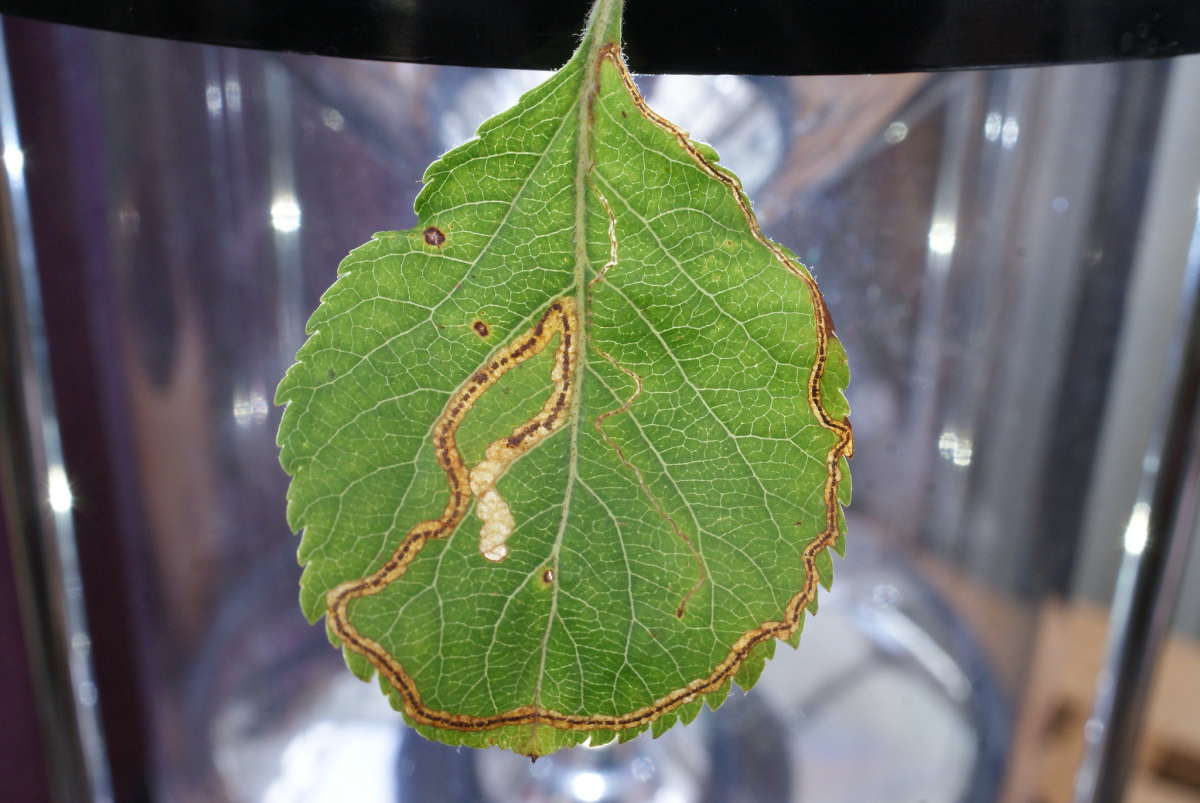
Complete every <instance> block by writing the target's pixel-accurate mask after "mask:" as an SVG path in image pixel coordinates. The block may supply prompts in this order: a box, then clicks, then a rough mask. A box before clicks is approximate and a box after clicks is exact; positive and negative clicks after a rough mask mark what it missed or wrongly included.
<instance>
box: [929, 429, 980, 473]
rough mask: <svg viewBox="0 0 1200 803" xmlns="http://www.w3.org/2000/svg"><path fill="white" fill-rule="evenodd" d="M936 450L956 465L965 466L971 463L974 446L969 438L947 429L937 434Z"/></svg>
mask: <svg viewBox="0 0 1200 803" xmlns="http://www.w3.org/2000/svg"><path fill="white" fill-rule="evenodd" d="M938 452H939V453H940V454H941V456H942V457H944V458H945V459H947V460H949V461H950V462H951V463H953V464H954V465H956V466H959V467H963V468H965V467H966V466H969V465H971V457H972V456H973V455H974V454H975V448H974V447H973V446H972V444H971V439H970V438H964V437H962V436H961V435H959V434H958V433H956V432H950V431H949V430H947V431H946V432H943V433H942V434H941V435H940V436H938Z"/></svg>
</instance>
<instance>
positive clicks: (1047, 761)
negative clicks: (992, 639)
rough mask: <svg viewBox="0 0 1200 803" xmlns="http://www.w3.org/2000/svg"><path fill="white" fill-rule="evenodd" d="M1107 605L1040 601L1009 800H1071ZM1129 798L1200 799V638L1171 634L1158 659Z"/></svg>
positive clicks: (1173, 802)
mask: <svg viewBox="0 0 1200 803" xmlns="http://www.w3.org/2000/svg"><path fill="white" fill-rule="evenodd" d="M1107 632H1108V611H1107V610H1104V609H1102V608H1098V607H1095V606H1091V605H1083V604H1063V603H1058V602H1047V603H1046V604H1045V605H1043V607H1042V612H1041V616H1040V626H1039V629H1038V636H1037V646H1036V651H1035V653H1034V660H1033V665H1032V666H1031V667H1030V671H1029V676H1028V680H1027V685H1026V691H1025V695H1024V700H1023V702H1022V706H1021V712H1020V719H1019V722H1018V725H1017V732H1016V737H1015V741H1014V747H1013V757H1012V761H1013V763H1012V766H1011V767H1010V771H1009V773H1008V778H1009V783H1008V788H1007V789H1006V790H1005V795H1004V798H1003V799H1004V800H1005V801H1006V802H1007V803H1069V801H1071V800H1072V794H1073V791H1074V782H1075V773H1076V770H1077V769H1078V767H1079V762H1080V759H1081V758H1082V756H1083V733H1084V727H1085V725H1086V723H1087V718H1088V716H1089V714H1090V713H1091V709H1092V702H1093V700H1094V699H1095V687H1096V677H1097V673H1098V672H1099V671H1100V666H1101V661H1102V658H1103V654H1104V649H1105V645H1106V643H1107V642H1106V639H1107ZM1135 772H1136V775H1135V778H1134V781H1133V784H1132V786H1131V788H1130V791H1129V794H1128V796H1127V798H1126V799H1127V800H1128V801H1129V803H1200V645H1198V644H1197V643H1196V642H1194V641H1191V640H1185V639H1182V638H1178V637H1177V638H1172V639H1171V640H1170V641H1169V643H1168V644H1167V647H1166V650H1165V652H1164V654H1163V659H1162V661H1161V663H1160V665H1159V668H1158V672H1157V674H1156V677H1155V681H1154V688H1153V690H1152V692H1151V696H1150V707H1149V715H1148V718H1147V722H1146V724H1145V726H1144V729H1143V731H1142V740H1141V745H1140V746H1139V748H1138V755H1137V763H1136V770H1135Z"/></svg>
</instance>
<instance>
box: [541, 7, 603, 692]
mask: <svg viewBox="0 0 1200 803" xmlns="http://www.w3.org/2000/svg"><path fill="white" fill-rule="evenodd" d="M623 2H624V0H599V2H597V4H596V6H595V9H594V11H593V13H592V15H591V17H590V18H589V19H588V27H587V32H586V34H585V37H586V41H587V43H588V44H587V56H586V58H585V59H584V61H583V70H584V73H583V80H582V81H581V82H580V86H579V95H578V97H577V99H576V101H575V103H576V107H577V111H578V114H579V125H578V127H577V129H576V135H575V277H574V282H573V284H574V290H575V309H576V322H577V326H578V328H579V331H578V332H577V333H576V338H577V340H576V348H577V349H578V354H577V355H576V358H575V360H576V361H575V377H574V379H575V387H574V388H573V389H572V394H571V413H570V416H569V424H568V426H570V428H571V443H570V445H569V446H568V447H567V482H566V487H565V489H564V491H563V506H562V514H561V517H560V519H559V523H558V532H557V533H556V534H555V537H554V545H553V546H552V547H551V550H550V563H551V565H552V568H553V570H554V574H555V576H557V577H561V576H562V575H561V572H560V571H559V555H560V553H561V551H562V542H563V536H564V535H565V534H566V530H567V520H568V518H569V517H570V511H571V501H572V496H573V494H574V489H575V483H576V481H577V479H578V467H579V421H580V408H581V407H582V405H583V377H584V375H585V374H586V373H587V367H588V364H587V356H588V349H587V342H588V325H589V311H588V298H587V282H586V281H585V279H586V277H587V270H588V266H589V262H588V244H587V197H588V188H587V181H588V174H589V173H590V172H591V169H592V126H593V120H594V116H593V114H592V105H593V104H594V103H595V101H596V97H597V96H598V94H599V72H600V70H599V60H600V55H601V51H602V50H603V48H604V46H605V45H606V44H609V42H608V41H607V39H608V37H607V36H606V34H608V33H610V32H611V31H612V30H613V28H614V26H615V27H616V30H617V32H618V36H617V39H616V43H617V45H618V46H619V45H620V36H619V31H620V22H621V20H620V13H621V5H622V3H623ZM614 14H615V15H616V19H614V18H613V15H614ZM571 289H572V288H570V287H568V288H566V289H565V290H564V294H565V293H567V292H570V290H571ZM559 586H560V583H557V582H556V583H554V585H553V587H552V588H551V591H550V612H549V614H548V615H547V617H546V629H545V630H544V631H543V633H542V640H541V643H540V645H539V647H538V652H539V657H538V670H537V676H536V678H535V679H534V687H533V701H532V702H533V705H535V706H541V696H542V682H543V680H544V679H545V677H546V657H547V655H548V653H549V648H550V633H551V631H552V630H553V629H554V619H555V616H556V615H557V613H558V594H559Z"/></svg>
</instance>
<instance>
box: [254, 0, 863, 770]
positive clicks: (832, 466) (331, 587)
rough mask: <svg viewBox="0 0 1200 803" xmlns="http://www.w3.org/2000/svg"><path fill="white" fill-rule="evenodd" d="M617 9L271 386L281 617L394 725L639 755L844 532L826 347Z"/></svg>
mask: <svg viewBox="0 0 1200 803" xmlns="http://www.w3.org/2000/svg"><path fill="white" fill-rule="evenodd" d="M620 14H621V7H620V3H619V0H599V2H597V4H596V6H595V7H594V8H593V10H592V13H591V16H590V18H589V23H588V29H587V31H586V33H585V35H584V38H583V41H582V43H581V45H580V47H579V50H578V51H577V52H576V53H575V55H574V56H573V57H572V59H571V60H570V62H568V63H567V65H566V66H564V67H563V68H562V69H561V70H559V71H558V72H557V73H556V74H555V75H554V76H553V77H551V78H550V79H549V80H548V81H546V82H545V83H544V84H542V85H541V86H539V87H538V88H536V89H534V90H533V91H531V92H529V93H528V94H526V95H525V96H524V97H523V98H522V99H521V101H520V102H519V103H518V104H517V105H516V106H515V107H514V108H512V109H510V110H508V111H507V112H504V113H503V114H501V115H499V116H497V117H495V118H493V119H491V120H489V121H488V122H486V123H484V124H483V125H482V126H481V127H480V129H479V136H478V138H477V139H474V140H472V141H470V142H468V143H466V144H465V145H463V146H461V147H459V148H457V149H455V150H453V151H451V152H449V153H447V154H446V155H445V156H443V157H442V158H441V159H440V160H438V161H437V162H435V163H434V164H433V165H431V166H430V168H429V169H428V171H427V172H426V174H425V187H424V190H423V191H422V192H421V194H420V196H419V197H418V198H417V202H416V211H417V214H418V216H419V219H420V224H419V225H418V226H416V227H415V228H413V229H410V230H408V231H400V232H386V233H382V234H376V235H375V236H374V238H373V239H372V240H371V241H370V242H368V243H367V244H365V245H363V246H361V247H360V248H357V249H355V250H354V251H353V252H352V253H351V254H350V255H349V256H348V257H347V258H346V259H345V260H344V261H343V262H342V264H341V266H340V268H339V270H338V274H339V275H338V279H337V281H336V282H335V283H334V285H333V286H332V287H331V288H330V289H329V290H328V292H326V293H325V295H324V297H323V298H322V303H321V305H320V307H319V308H318V309H317V310H316V312H315V313H314V314H313V316H312V318H311V319H310V321H309V323H308V330H307V331H308V333H309V335H310V337H309V339H308V341H307V342H306V343H305V344H304V346H303V347H302V348H301V349H300V351H299V354H298V355H297V363H296V364H295V365H294V366H292V368H291V369H290V370H289V371H288V373H287V376H286V377H285V378H284V379H283V381H282V382H281V384H280V386H279V390H278V394H277V401H278V403H280V404H286V405H287V409H286V411H285V412H284V416H283V421H282V423H281V425H280V429H279V444H280V446H281V447H282V450H281V461H282V463H283V466H284V468H285V469H286V470H287V471H288V473H290V474H291V475H292V478H293V479H292V484H291V487H290V489H289V493H288V521H289V523H290V525H291V526H292V527H293V528H294V529H296V530H298V531H299V530H302V531H303V538H302V540H301V543H300V550H299V558H300V561H301V563H302V564H303V565H304V567H305V569H304V575H303V580H302V583H301V595H300V600H301V606H302V607H303V609H304V612H305V614H306V615H307V616H308V617H309V619H311V620H313V621H316V620H317V619H319V618H320V617H321V616H325V617H326V622H327V627H328V629H329V633H330V637H331V639H332V640H333V642H334V643H335V644H340V645H341V646H342V647H343V649H344V651H345V655H346V660H347V663H348V664H349V666H350V668H351V670H352V671H354V673H355V674H356V675H358V676H359V677H364V678H366V677H369V675H370V674H371V673H372V672H374V673H376V674H377V675H378V676H379V678H380V683H381V685H382V687H383V689H384V691H385V692H386V693H387V694H388V696H389V697H390V698H391V700H392V702H393V704H394V705H395V707H396V708H397V709H398V710H401V711H403V712H404V714H405V716H406V718H407V719H408V721H409V722H410V723H411V724H413V725H414V726H415V727H416V728H417V729H418V730H419V731H420V732H421V733H422V734H424V735H425V736H428V737H430V738H433V739H438V740H441V741H445V742H449V743H452V744H465V745H471V746H476V747H481V746H486V745H491V744H496V745H500V746H502V747H506V748H509V749H512V750H516V751H519V752H521V753H525V754H528V755H532V756H537V755H544V754H546V753H549V752H551V751H554V750H556V749H559V748H561V747H565V746H569V745H574V744H578V743H580V742H582V741H584V740H587V739H591V740H592V742H593V743H601V742H605V741H609V740H611V739H613V738H618V739H621V740H625V739H628V738H632V737H633V736H634V735H636V734H637V733H639V732H641V731H643V730H645V729H646V728H647V727H649V726H650V725H651V724H652V723H654V722H655V721H656V720H658V721H659V722H660V723H661V725H657V726H655V734H657V733H659V732H660V728H665V727H666V726H668V725H669V724H670V723H671V722H674V721H676V720H683V721H685V722H686V721H690V720H691V719H692V718H693V717H695V715H696V713H697V712H698V711H699V708H700V705H701V704H702V703H703V702H707V703H708V704H709V705H710V706H714V707H715V706H717V705H719V704H720V703H721V701H722V700H723V699H724V698H725V695H726V694H728V692H729V687H730V682H731V681H734V680H736V681H737V683H738V684H739V685H741V686H742V687H743V688H746V687H748V686H750V685H751V684H753V683H754V681H755V680H756V679H757V677H758V674H759V673H760V672H761V670H762V666H763V663H764V662H765V661H766V659H767V658H768V657H769V656H770V654H771V653H772V652H773V649H774V645H773V640H774V639H775V638H780V639H784V640H788V641H792V642H794V639H795V638H796V637H798V635H799V629H800V626H801V622H802V619H803V617H804V615H805V611H806V609H809V608H810V607H812V608H815V604H816V595H817V588H818V584H824V585H826V586H828V584H829V582H830V580H831V574H832V561H831V560H830V556H829V553H828V551H827V550H828V549H829V548H830V547H834V546H839V547H840V538H841V533H842V532H843V530H844V525H843V519H842V514H841V505H842V504H845V503H847V502H848V501H849V494H850V484H849V474H848V469H847V467H846V465H845V461H846V458H848V457H849V456H850V454H851V451H852V448H853V447H852V440H851V433H850V426H849V421H848V418H847V414H848V409H847V405H846V402H845V399H844V397H843V395H842V390H843V388H844V387H845V385H846V383H847V381H848V369H847V365H846V359H845V355H844V353H843V351H842V348H841V346H840V344H839V343H838V341H837V339H836V338H835V337H834V335H833V330H832V324H831V323H830V320H829V316H828V312H827V311H826V309H825V306H824V302H823V301H822V300H821V297H820V293H819V292H818V290H817V287H816V285H815V283H814V282H813V280H812V278H811V277H810V276H809V274H808V272H807V271H806V269H805V268H804V267H803V266H802V265H801V264H800V263H799V262H798V261H797V260H796V259H795V257H794V256H793V255H792V254H790V253H789V252H787V251H786V250H785V249H783V248H782V247H781V246H779V245H777V244H775V243H773V242H771V241H769V240H768V239H767V238H766V237H765V236H764V235H763V234H762V232H761V231H760V229H759V227H758V224H757V222H756V221H755V219H754V216H753V213H752V211H751V207H750V202H749V201H748V200H747V199H746V197H745V195H744V194H743V193H742V190H741V187H740V185H739V184H738V181H737V179H736V178H734V177H733V175H732V174H730V173H728V172H727V171H725V170H724V169H722V168H720V167H718V166H717V164H716V161H717V156H716V154H715V153H714V152H713V151H712V149H711V148H709V147H707V146H704V145H700V144H697V143H693V142H691V141H689V140H688V138H687V136H686V134H684V133H683V132H682V131H680V130H679V129H678V128H676V127H675V126H673V125H672V124H671V123H669V122H667V121H666V120H663V119H661V118H660V117H658V116H657V115H655V114H654V113H653V112H652V111H651V110H650V109H648V108H647V107H646V105H645V103H644V102H643V100H642V98H641V96H640V95H639V94H638V91H637V88H636V86H635V85H634V83H633V81H632V79H631V78H630V76H629V73H628V72H627V70H626V68H625V64H624V61H623V59H622V57H621V55H620V48H619V43H620Z"/></svg>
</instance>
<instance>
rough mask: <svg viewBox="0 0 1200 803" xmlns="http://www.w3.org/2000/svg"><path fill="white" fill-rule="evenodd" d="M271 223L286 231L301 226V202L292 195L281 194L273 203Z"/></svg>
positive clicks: (279, 229)
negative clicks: (297, 201)
mask: <svg viewBox="0 0 1200 803" xmlns="http://www.w3.org/2000/svg"><path fill="white" fill-rule="evenodd" d="M271 225H272V226H274V227H275V230H276V231H281V232H284V233H285V234H286V233H289V232H293V231H296V230H297V229H299V228H300V204H298V203H296V199H295V198H293V197H292V196H290V195H280V196H278V197H277V198H276V199H275V202H274V203H272V204H271Z"/></svg>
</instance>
